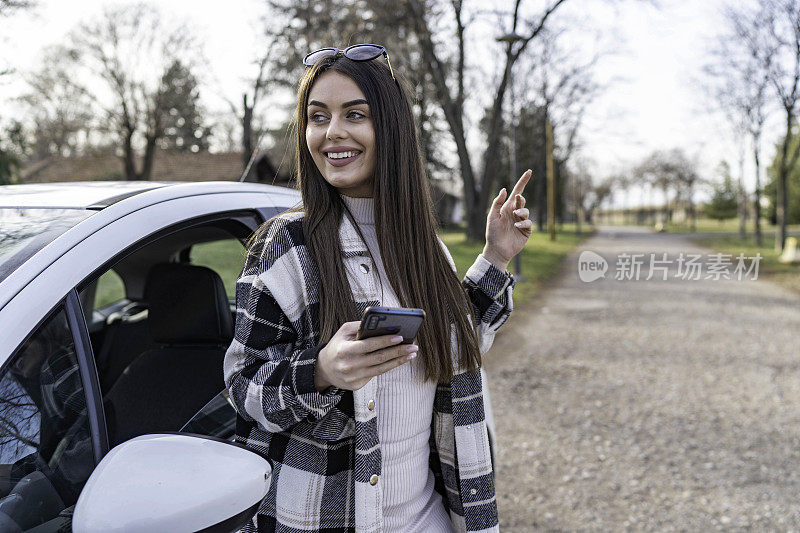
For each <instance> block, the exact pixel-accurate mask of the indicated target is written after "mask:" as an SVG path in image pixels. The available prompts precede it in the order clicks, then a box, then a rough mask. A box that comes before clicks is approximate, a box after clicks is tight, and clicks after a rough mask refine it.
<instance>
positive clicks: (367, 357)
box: [314, 321, 419, 392]
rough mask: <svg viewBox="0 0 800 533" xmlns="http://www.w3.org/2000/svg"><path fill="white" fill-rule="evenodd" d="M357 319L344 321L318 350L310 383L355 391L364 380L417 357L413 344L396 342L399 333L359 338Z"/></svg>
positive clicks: (401, 339) (400, 340)
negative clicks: (312, 380) (312, 378)
mask: <svg viewBox="0 0 800 533" xmlns="http://www.w3.org/2000/svg"><path fill="white" fill-rule="evenodd" d="M360 324H361V322H360V321H354V322H345V323H344V324H342V327H340V328H339V330H338V331H337V332H336V333H334V335H333V337H331V340H330V341H329V342H328V344H326V345H325V347H324V348H323V349H322V350H320V352H319V355H318V356H317V365H316V370H315V374H314V385H315V386H316V387H317V390H318V391H320V392H322V391H324V390H325V389H327V388H328V387H330V386H331V385H333V386H334V387H338V388H340V389H346V390H358V389H360V388H361V387H363V386H364V385H366V384H367V382H368V381H369V380H370V379H372V378H374V377H375V376H378V375H380V374H383V373H384V372H388V371H389V370H391V369H393V368H396V367H398V366H400V365H402V364H403V363H407V362H409V361H411V360H412V359H414V357H416V356H417V350H419V347H418V346H417V345H415V344H400V343H401V342H403V337H402V336H401V335H381V336H379V337H370V338H367V339H362V340H359V339H358V338H357V335H358V328H359V325H360Z"/></svg>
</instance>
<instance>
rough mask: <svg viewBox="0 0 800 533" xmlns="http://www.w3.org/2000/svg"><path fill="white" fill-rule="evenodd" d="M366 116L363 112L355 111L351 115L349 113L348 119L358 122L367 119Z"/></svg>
mask: <svg viewBox="0 0 800 533" xmlns="http://www.w3.org/2000/svg"><path fill="white" fill-rule="evenodd" d="M366 116H367V115H365V114H364V113H362V112H361V111H355V110H353V111H350V112H349V113H347V118H350V119H354V120H358V119H360V118H365V117H366Z"/></svg>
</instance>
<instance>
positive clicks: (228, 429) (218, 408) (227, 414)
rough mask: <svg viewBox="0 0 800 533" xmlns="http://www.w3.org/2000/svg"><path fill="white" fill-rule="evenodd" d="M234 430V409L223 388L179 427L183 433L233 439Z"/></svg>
mask: <svg viewBox="0 0 800 533" xmlns="http://www.w3.org/2000/svg"><path fill="white" fill-rule="evenodd" d="M235 431H236V411H235V410H234V409H233V403H232V402H231V399H230V396H229V394H228V390H227V389H225V390H223V391H222V392H220V393H219V394H217V395H216V396H214V399H213V400H211V401H210V402H208V403H207V404H206V405H205V406H204V407H203V408H202V409H200V411H198V413H197V414H196V415H194V416H193V417H192V419H191V420H189V422H188V423H187V424H186V425H185V426H183V427H182V428H181V432H183V433H197V434H199V435H209V436H211V437H218V438H220V439H228V440H231V439H233V436H234V432H235Z"/></svg>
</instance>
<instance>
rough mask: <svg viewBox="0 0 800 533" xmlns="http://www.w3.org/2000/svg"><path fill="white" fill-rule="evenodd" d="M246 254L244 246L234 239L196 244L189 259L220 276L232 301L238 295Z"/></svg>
mask: <svg viewBox="0 0 800 533" xmlns="http://www.w3.org/2000/svg"><path fill="white" fill-rule="evenodd" d="M245 252H246V250H245V248H244V245H243V244H242V243H241V242H239V240H238V239H233V238H232V239H223V240H219V241H214V242H204V243H200V244H195V245H194V246H192V249H191V252H190V256H189V257H190V262H191V263H192V264H193V265H200V266H205V267H208V268H210V269H211V270H213V271H214V272H216V273H217V274H219V276H220V277H221V278H222V283H223V284H224V285H225V292H226V293H227V294H228V299H229V300H230V299H233V297H234V296H235V294H236V278H238V277H239V274H240V273H241V271H242V265H243V264H244V256H245Z"/></svg>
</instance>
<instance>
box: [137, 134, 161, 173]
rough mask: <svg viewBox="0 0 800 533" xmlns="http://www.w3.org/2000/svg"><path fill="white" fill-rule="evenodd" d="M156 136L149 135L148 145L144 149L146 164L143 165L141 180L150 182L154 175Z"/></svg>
mask: <svg viewBox="0 0 800 533" xmlns="http://www.w3.org/2000/svg"><path fill="white" fill-rule="evenodd" d="M157 140H158V137H157V136H156V135H148V136H147V143H146V145H145V148H144V162H143V163H142V172H141V174H139V179H140V180H149V179H150V176H151V175H152V174H153V161H154V160H155V156H156V141H157Z"/></svg>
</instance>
